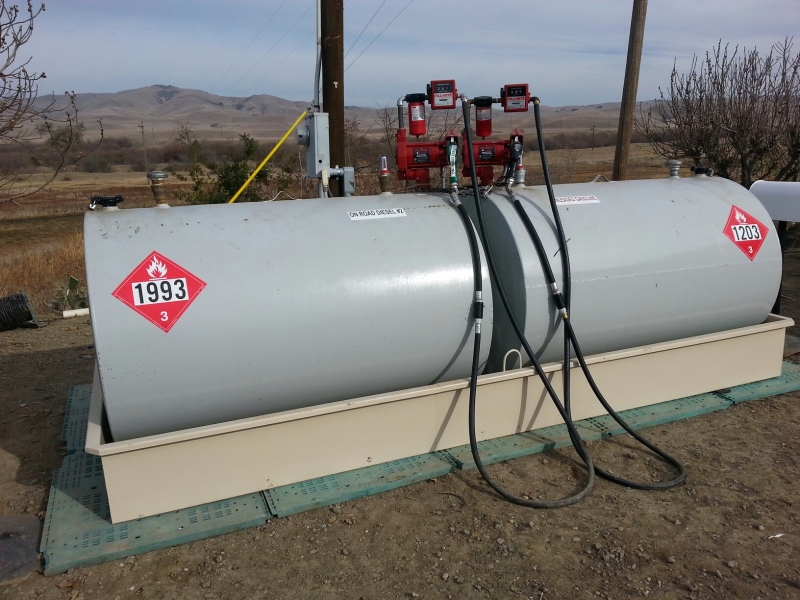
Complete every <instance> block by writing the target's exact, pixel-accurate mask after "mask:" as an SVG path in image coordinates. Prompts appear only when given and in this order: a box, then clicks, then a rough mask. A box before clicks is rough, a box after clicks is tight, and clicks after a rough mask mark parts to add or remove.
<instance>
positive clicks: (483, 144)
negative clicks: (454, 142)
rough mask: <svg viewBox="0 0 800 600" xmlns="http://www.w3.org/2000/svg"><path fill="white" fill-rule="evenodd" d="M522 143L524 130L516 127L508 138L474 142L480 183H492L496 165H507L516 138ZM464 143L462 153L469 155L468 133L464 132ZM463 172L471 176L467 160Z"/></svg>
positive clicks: (474, 158) (464, 174) (483, 184)
mask: <svg viewBox="0 0 800 600" xmlns="http://www.w3.org/2000/svg"><path fill="white" fill-rule="evenodd" d="M515 138H516V139H517V140H518V141H519V143H522V138H523V135H522V132H521V131H520V130H519V129H515V130H514V131H512V132H511V136H510V138H509V139H507V140H481V141H479V142H476V141H473V142H472V157H473V160H474V161H475V172H476V174H477V175H478V178H479V179H480V185H482V186H487V185H491V184H492V182H493V181H494V167H505V166H507V165H508V161H509V158H510V156H511V155H510V152H509V149H510V147H511V144H512V143H513V142H514V139H515ZM462 140H463V144H462V147H461V155H462V156H466V155H467V151H468V150H467V134H466V132H465V133H463V134H462ZM461 174H462V175H463V176H464V177H469V176H470V169H469V166H468V164H467V161H464V167H463V168H462V169H461Z"/></svg>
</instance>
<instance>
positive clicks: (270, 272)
mask: <svg viewBox="0 0 800 600" xmlns="http://www.w3.org/2000/svg"><path fill="white" fill-rule="evenodd" d="M398 209H402V210H398ZM85 246H86V268H87V279H88V286H89V296H90V305H91V309H92V310H91V315H92V322H93V326H94V335H95V345H96V348H97V360H98V365H99V373H100V378H101V382H102V387H103V393H104V396H105V408H106V413H107V416H108V422H109V425H110V428H111V432H112V434H113V437H114V439H115V440H125V439H131V438H136V437H141V436H146V435H153V434H158V433H163V432H168V431H176V430H181V429H186V428H190V427H195V426H201V425H206V424H211V423H217V422H223V421H229V420H234V419H239V418H245V417H250V416H256V415H261V414H267V413H272V412H278V411H283V410H289V409H295V408H300V407H304V406H311V405H316V404H322V403H325V402H332V401H336V400H344V399H348V398H354V397H359V396H366V395H370V394H375V393H382V392H387V391H393V390H397V389H404V388H410V387H416V386H421V385H428V384H431V383H434V382H438V381H447V380H452V379H457V378H461V377H467V376H469V373H470V366H471V360H472V337H471V336H472V330H473V320H472V316H471V314H472V313H471V309H472V303H473V298H474V291H473V272H472V262H471V255H470V249H469V241H468V239H467V236H466V233H465V231H464V227H463V225H462V222H461V220H460V218H459V215H458V213H457V211H456V210H455V209H454V208H453V207H452V206H450V205H449V203H448V201H447V200H446V199H445V198H443V197H441V196H435V195H410V194H409V195H402V196H393V195H391V194H384V195H381V196H361V197H353V198H341V199H325V200H322V199H319V200H317V199H315V200H298V201H293V202H273V203H244V204H234V205H216V206H186V207H174V208H149V209H135V210H98V211H94V212H89V213H87V214H86V219H85ZM153 252H156V253H158V254H157V255H156V256H155V258H156V262H154V263H153V262H152V261H151V262H147V260H149V258H148V257H150V256H151V255H152V253H153ZM143 261H145V262H144V264H143ZM167 261H169V262H167ZM142 265H143V266H142ZM159 265H160V266H159ZM137 268H138V271H137ZM145 268H149V269H150V271H149V273H150V275H147V272H146V270H145V271H143V269H145ZM159 269H160V270H159ZM164 270H166V273H165V272H164ZM135 272H136V273H138V275H134V276H133V277H132V278H130V277H129V275H130V274H132V273H135ZM143 273H144V274H143ZM137 278H139V279H141V278H143V279H144V280H145V281H143V282H142V287H140V288H137V287H136V286H137V285H138V283H137V281H135V280H136V279H137ZM159 278H160V279H159ZM192 278H195V279H196V280H198V281H199V280H201V282H202V283H205V287H202V289H200V291H199V293H196V296H194V299H193V301H192V303H191V304H188V305H187V304H186V303H185V302H183V301H182V303H179V302H168V303H165V304H159V305H147V304H146V302H147V300H146V298H147V294H148V293H149V289H148V286H147V284H148V283H150V282H149V281H148V280H149V279H153V281H154V282H155V283H152V285H151V287H152V288H153V294H154V297H157V296H158V294H161V288H162V286H163V287H164V293H165V294H169V299H170V300H175V299H178V298H182V299H183V300H185V299H186V297H185V296H184V295H183V294H184V292H183V290H184V287H185V289H186V290H187V291H188V293H189V295H191V294H194V293H195V292H196V291H197V290H198V289H199V288H200V284H199V283H197V281H195V279H192ZM182 280H185V281H184V283H181V281H182ZM165 281H167V282H168V283H164V282H165ZM131 286H133V289H132V291H131ZM157 290H158V291H157ZM484 290H485V291H484V300H485V302H486V313H485V314H486V316H485V318H484V323H483V333H484V338H485V339H487V340H488V339H490V338H491V331H492V318H491V315H492V297H491V289H490V285H489V275H488V270H487V267H486V265H485V263H484ZM114 293H116V294H117V296H116V297H115V296H114V295H112V294H114ZM139 293H141V296H139V295H138V294H139ZM126 294H127V296H126ZM166 297H167V296H162V297H161V298H162V300H163V299H165V298H166ZM120 298H126V299H127V301H122V300H121V299H120ZM137 302H138V303H139V304H138V305H137ZM142 303H145V304H142ZM154 306H155V307H156V308H155V309H154V308H153V307H154ZM138 309H143V310H142V312H146V310H151V312H150V313H148V314H150V316H151V318H152V320H153V322H151V321H150V320H148V319H147V318H145V317H144V316H142V314H139V313H138V312H137V310H138ZM162 309H163V310H164V314H165V315H166V314H167V313H169V314H170V315H172V314H173V313H174V314H178V312H177V311H181V310H182V311H183V312H182V313H181V314H180V316H179V318H178V319H177V321H175V322H172V321H171V320H170V321H169V322H168V323H165V324H164V325H165V326H166V325H171V328H169V329H168V331H165V330H164V329H165V328H166V327H162V326H161V325H158V326H157V325H156V322H158V321H159V314H160V311H161V310H162ZM152 310H155V311H156V312H155V313H153V312H152ZM169 318H170V319H172V318H173V317H172V316H170V317H169ZM488 352H489V345H488V344H486V345H485V348H484V349H483V351H482V359H481V360H482V362H484V361H485V360H486V358H487V357H488Z"/></svg>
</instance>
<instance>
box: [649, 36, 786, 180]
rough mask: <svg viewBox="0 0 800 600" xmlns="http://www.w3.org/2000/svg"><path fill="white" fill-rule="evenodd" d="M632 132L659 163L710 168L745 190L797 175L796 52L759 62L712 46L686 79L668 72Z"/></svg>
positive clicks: (782, 48)
mask: <svg viewBox="0 0 800 600" xmlns="http://www.w3.org/2000/svg"><path fill="white" fill-rule="evenodd" d="M659 91H660V92H661V97H660V100H659V101H658V102H657V103H656V104H655V106H654V107H653V108H651V109H649V110H648V111H646V112H644V113H642V114H641V115H640V117H639V118H638V119H637V121H636V129H637V131H639V132H640V133H642V134H643V135H644V136H645V137H646V138H647V139H648V141H649V142H650V143H651V145H652V146H653V148H654V149H655V151H656V152H657V153H658V154H660V155H661V156H664V157H665V158H681V159H689V160H691V161H693V163H694V164H695V165H701V164H705V165H707V166H710V167H713V168H714V169H715V170H716V172H717V173H718V174H719V175H721V176H722V177H726V178H728V179H732V180H735V181H738V182H739V183H741V184H742V185H743V186H745V187H749V186H750V185H751V184H752V183H753V182H754V181H756V180H757V179H771V180H776V181H797V180H798V176H800V53H798V54H793V53H792V40H791V39H788V38H787V39H786V40H784V41H783V42H781V43H778V44H775V45H774V46H773V47H772V49H771V50H770V52H769V54H767V55H766V56H761V55H759V53H758V50H757V49H753V50H751V51H746V50H744V49H743V50H742V52H741V53H739V48H738V46H737V47H735V48H734V49H733V51H732V52H729V47H728V46H727V45H726V46H724V47H723V46H722V42H720V43H718V44H717V46H716V48H714V49H713V50H712V52H711V53H706V57H705V60H698V58H697V57H696V56H695V57H694V59H693V60H692V66H691V68H690V70H689V72H688V73H686V74H681V73H679V72H678V70H677V63H676V65H675V66H674V67H673V69H672V74H671V76H670V85H669V89H668V90H667V92H666V93H665V92H664V91H662V90H659Z"/></svg>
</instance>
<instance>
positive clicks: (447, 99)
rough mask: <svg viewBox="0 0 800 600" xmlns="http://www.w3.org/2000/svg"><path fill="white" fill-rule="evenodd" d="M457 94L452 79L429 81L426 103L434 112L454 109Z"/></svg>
mask: <svg viewBox="0 0 800 600" xmlns="http://www.w3.org/2000/svg"><path fill="white" fill-rule="evenodd" d="M457 94H458V93H457V92H456V82H455V80H454V79H440V80H437V81H431V83H430V85H429V86H428V102H429V103H430V105H431V108H432V109H434V110H441V109H445V108H455V107H456V96H457Z"/></svg>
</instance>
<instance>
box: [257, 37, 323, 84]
mask: <svg viewBox="0 0 800 600" xmlns="http://www.w3.org/2000/svg"><path fill="white" fill-rule="evenodd" d="M314 33H315V32H314V31H312V32H311V33H309V34H308V35H307V36H306V37H305V38H304V39H303V41H302V42H300V43H299V44H297V46H295V47H294V50H292V51H291V52H289V54H287V55H286V56H284V57H283V58H282V59H280V60H279V61H278V62H277V63H275V64H274V65H273V66H272V68H271V69H270V70H269V71H267V72H266V73H264V74H263V75H262V76H261V78H260V79H258V80H257V81H255V82H254V83H253V84H252V85H251V86H250V87H249V88H247V89H246V90H245V93H247V92H249V91H250V90H252V89H253V88H254V87H255V86H257V85H258V84H260V83H261V82H262V81H264V79H265V78H266V77H267V76H268V75H269V74H270V73H272V72H273V71H274V70H275V69H277V68H278V67H280V66H281V65H282V64H283V62H284V61H285V60H286V59H287V58H289V57H290V56H291V55H292V54H294V53H295V52H297V51H298V50H299V49H300V48H301V47H302V46H303V45H304V44H305V43H306V42H307V41H308V40H309V38H310V37H311V36H312V35H314Z"/></svg>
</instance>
